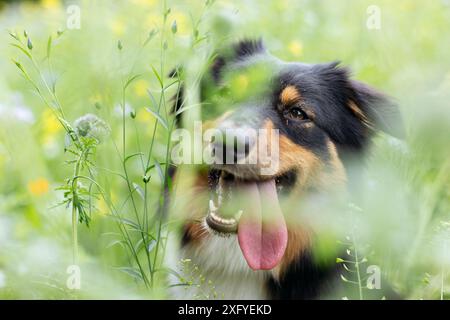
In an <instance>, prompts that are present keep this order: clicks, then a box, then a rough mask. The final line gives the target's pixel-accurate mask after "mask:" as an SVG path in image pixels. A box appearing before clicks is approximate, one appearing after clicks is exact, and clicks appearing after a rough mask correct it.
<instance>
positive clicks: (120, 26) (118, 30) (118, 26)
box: [109, 19, 125, 36]
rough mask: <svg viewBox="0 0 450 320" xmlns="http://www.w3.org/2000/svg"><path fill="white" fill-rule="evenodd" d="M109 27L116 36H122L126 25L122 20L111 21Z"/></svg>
mask: <svg viewBox="0 0 450 320" xmlns="http://www.w3.org/2000/svg"><path fill="white" fill-rule="evenodd" d="M109 27H110V28H111V30H112V32H113V33H114V35H116V36H122V35H123V34H124V33H125V24H124V23H123V21H122V20H119V19H115V20H113V21H111V23H110V24H109Z"/></svg>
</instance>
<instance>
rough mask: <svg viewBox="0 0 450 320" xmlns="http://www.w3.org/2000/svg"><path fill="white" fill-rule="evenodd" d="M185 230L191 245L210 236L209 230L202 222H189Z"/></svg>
mask: <svg viewBox="0 0 450 320" xmlns="http://www.w3.org/2000/svg"><path fill="white" fill-rule="evenodd" d="M183 228H184V232H185V234H186V236H187V237H188V239H189V244H195V243H198V242H200V241H202V240H203V239H205V238H206V237H207V236H208V230H206V229H205V227H204V226H203V225H202V223H201V222H197V221H192V222H187V223H186V224H185V225H184V227H183Z"/></svg>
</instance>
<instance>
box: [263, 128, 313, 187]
mask: <svg viewBox="0 0 450 320" xmlns="http://www.w3.org/2000/svg"><path fill="white" fill-rule="evenodd" d="M273 127H274V126H273V123H272V121H270V120H267V121H266V123H265V125H264V129H266V130H268V131H269V130H273ZM270 141H271V140H270V139H269V143H270ZM278 145H279V166H278V173H277V175H278V174H280V173H284V172H287V171H289V170H292V169H298V173H299V179H298V181H297V183H298V184H300V185H305V184H306V182H307V181H308V180H310V179H311V177H312V176H313V173H314V172H316V171H317V169H318V168H320V167H321V165H322V162H321V161H320V159H319V158H318V157H317V156H316V155H315V154H314V153H313V152H312V151H310V150H308V149H306V148H304V147H302V146H300V145H298V144H296V143H295V142H294V141H292V140H291V139H289V138H288V137H286V136H285V135H282V134H280V135H279V141H278ZM271 148H272V146H271V145H269V150H271Z"/></svg>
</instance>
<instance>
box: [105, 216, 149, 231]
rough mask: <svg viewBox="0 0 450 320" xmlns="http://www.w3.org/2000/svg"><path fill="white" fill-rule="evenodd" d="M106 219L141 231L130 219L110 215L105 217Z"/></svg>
mask: <svg viewBox="0 0 450 320" xmlns="http://www.w3.org/2000/svg"><path fill="white" fill-rule="evenodd" d="M107 216H108V217H110V218H112V219H114V220H117V221H118V222H120V223H123V224H126V225H128V226H130V227H132V228H134V229H136V230H141V227H140V226H139V225H138V224H137V223H136V222H134V221H131V220H130V219H126V218H122V217H116V216H112V215H107Z"/></svg>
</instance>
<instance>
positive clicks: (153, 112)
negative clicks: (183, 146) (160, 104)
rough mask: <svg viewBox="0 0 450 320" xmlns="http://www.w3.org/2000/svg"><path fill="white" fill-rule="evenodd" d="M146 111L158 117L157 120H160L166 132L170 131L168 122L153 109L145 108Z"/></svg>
mask: <svg viewBox="0 0 450 320" xmlns="http://www.w3.org/2000/svg"><path fill="white" fill-rule="evenodd" d="M145 110H147V111H148V112H150V113H151V114H152V115H154V116H155V117H156V119H158V121H159V122H160V123H161V125H162V126H163V127H164V128H165V129H166V130H169V126H168V124H167V121H166V120H164V119H163V118H162V117H161V116H160V115H159V113H157V112H156V111H153V110H152V109H150V108H148V107H147V108H145Z"/></svg>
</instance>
